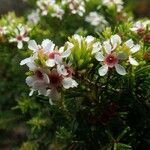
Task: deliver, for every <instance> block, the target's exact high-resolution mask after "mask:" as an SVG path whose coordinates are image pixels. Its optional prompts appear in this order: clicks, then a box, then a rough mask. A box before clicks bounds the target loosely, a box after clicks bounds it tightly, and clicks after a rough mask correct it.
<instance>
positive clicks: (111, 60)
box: [104, 54, 118, 68]
mask: <svg viewBox="0 0 150 150" xmlns="http://www.w3.org/2000/svg"><path fill="white" fill-rule="evenodd" d="M104 63H105V64H107V65H108V67H110V68H112V67H114V66H115V64H117V63H118V58H117V56H116V55H114V54H109V55H106V57H105V60H104Z"/></svg>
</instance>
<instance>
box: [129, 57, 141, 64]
mask: <svg viewBox="0 0 150 150" xmlns="http://www.w3.org/2000/svg"><path fill="white" fill-rule="evenodd" d="M129 62H130V64H131V65H134V66H138V65H139V63H138V62H137V61H136V60H135V59H134V58H132V57H131V56H129Z"/></svg>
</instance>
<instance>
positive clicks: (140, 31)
mask: <svg viewBox="0 0 150 150" xmlns="http://www.w3.org/2000/svg"><path fill="white" fill-rule="evenodd" d="M144 32H145V30H144V28H139V29H138V30H137V33H138V34H139V35H143V34H144Z"/></svg>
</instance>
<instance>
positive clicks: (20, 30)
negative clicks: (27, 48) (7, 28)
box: [9, 25, 29, 49]
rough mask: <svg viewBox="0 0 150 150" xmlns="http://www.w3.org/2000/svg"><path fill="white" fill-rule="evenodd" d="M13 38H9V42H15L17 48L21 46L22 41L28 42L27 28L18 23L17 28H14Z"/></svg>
mask: <svg viewBox="0 0 150 150" xmlns="http://www.w3.org/2000/svg"><path fill="white" fill-rule="evenodd" d="M14 32H15V38H14V37H12V38H11V39H9V42H17V47H18V48H19V49H22V48H23V42H28V41H29V37H28V36H27V32H28V31H27V29H26V28H25V27H23V26H22V25H18V27H17V29H15V31H14Z"/></svg>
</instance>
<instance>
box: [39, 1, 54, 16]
mask: <svg viewBox="0 0 150 150" xmlns="http://www.w3.org/2000/svg"><path fill="white" fill-rule="evenodd" d="M54 4H55V0H38V1H37V6H38V8H39V9H40V10H41V12H42V15H43V16H46V15H47V14H48V10H49V7H51V6H53V5H54Z"/></svg>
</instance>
